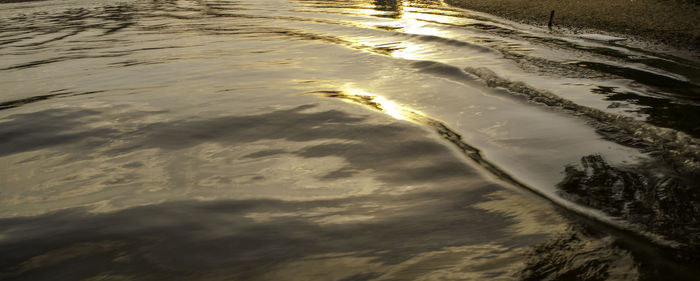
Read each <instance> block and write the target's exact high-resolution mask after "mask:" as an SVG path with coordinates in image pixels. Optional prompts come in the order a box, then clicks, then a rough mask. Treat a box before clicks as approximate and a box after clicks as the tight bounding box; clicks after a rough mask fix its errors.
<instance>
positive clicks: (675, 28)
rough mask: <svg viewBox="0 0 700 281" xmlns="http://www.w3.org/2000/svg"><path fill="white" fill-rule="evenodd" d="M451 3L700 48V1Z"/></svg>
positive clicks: (505, 0)
mask: <svg viewBox="0 0 700 281" xmlns="http://www.w3.org/2000/svg"><path fill="white" fill-rule="evenodd" d="M445 2H446V3H447V4H450V5H453V6H456V7H461V8H466V9H471V10H475V11H481V12H486V13H490V14H494V15H497V16H501V17H504V18H507V19H510V20H514V21H520V22H525V23H529V24H537V25H547V22H548V20H549V14H550V12H551V11H553V10H554V11H555V15H554V26H555V28H556V27H567V28H572V29H574V30H576V29H597V30H603V31H609V32H615V33H621V34H629V35H633V36H640V37H643V38H646V39H650V40H652V41H656V42H659V43H664V44H668V45H672V46H677V47H687V48H690V49H694V50H697V49H698V46H700V9H698V7H700V1H699V0H576V1H574V0H539V1H526V0H445Z"/></svg>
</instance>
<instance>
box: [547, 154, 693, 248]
mask: <svg viewBox="0 0 700 281" xmlns="http://www.w3.org/2000/svg"><path fill="white" fill-rule="evenodd" d="M662 167H663V165H659V164H658V163H646V164H642V165H637V166H635V167H615V166H611V165H610V164H608V163H607V162H606V161H605V160H604V159H603V158H602V157H601V156H599V155H589V156H585V157H583V158H581V164H580V165H578V166H574V165H571V166H568V167H566V169H565V174H566V177H565V178H564V179H563V180H562V181H561V182H560V183H559V184H558V188H559V189H560V192H561V194H562V196H563V197H565V198H567V199H569V200H571V201H573V202H577V203H579V204H582V205H585V206H589V207H593V208H595V209H597V210H601V211H603V212H605V213H607V214H610V215H612V216H615V217H620V218H624V219H625V220H626V221H629V222H632V223H635V224H637V225H642V226H644V228H645V231H650V232H653V233H658V234H661V235H663V236H664V237H665V238H667V239H670V240H673V241H677V242H681V243H684V244H685V246H683V247H682V248H681V249H682V250H683V251H682V254H683V255H686V256H687V257H686V258H689V259H694V260H700V255H699V254H698V253H700V251H699V250H700V249H699V245H700V221H699V220H698V217H700V191H699V190H698V188H697V183H698V182H700V178H688V176H687V175H686V176H681V175H677V174H676V173H674V172H673V171H667V170H663V168H662Z"/></svg>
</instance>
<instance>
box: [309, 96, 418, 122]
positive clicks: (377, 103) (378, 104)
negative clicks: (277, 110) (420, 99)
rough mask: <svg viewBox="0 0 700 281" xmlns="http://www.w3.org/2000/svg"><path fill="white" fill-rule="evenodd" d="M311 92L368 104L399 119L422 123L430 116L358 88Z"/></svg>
mask: <svg viewBox="0 0 700 281" xmlns="http://www.w3.org/2000/svg"><path fill="white" fill-rule="evenodd" d="M312 93H313V94H319V95H323V96H325V97H330V98H338V99H341V100H343V101H345V102H349V103H355V104H361V105H365V106H369V107H371V108H374V109H376V110H379V111H381V112H384V113H386V114H388V115H389V116H391V117H393V118H396V119H399V120H406V121H411V122H414V123H422V124H426V123H429V122H430V121H431V119H430V117H428V116H426V115H425V114H423V113H422V112H420V111H417V110H413V109H410V108H407V107H404V106H401V105H399V104H397V103H396V102H394V101H391V100H389V99H387V98H385V97H382V96H378V95H374V94H370V93H367V92H365V91H362V90H358V89H348V90H345V91H316V92H312Z"/></svg>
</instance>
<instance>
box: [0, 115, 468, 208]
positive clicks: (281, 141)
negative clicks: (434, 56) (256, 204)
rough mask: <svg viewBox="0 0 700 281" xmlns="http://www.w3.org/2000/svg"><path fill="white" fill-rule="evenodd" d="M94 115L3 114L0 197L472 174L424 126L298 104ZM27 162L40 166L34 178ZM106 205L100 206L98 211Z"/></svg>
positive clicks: (352, 185) (68, 197)
mask: <svg viewBox="0 0 700 281" xmlns="http://www.w3.org/2000/svg"><path fill="white" fill-rule="evenodd" d="M100 110H101V111H96V110H87V109H86V110H83V109H77V108H72V109H69V108H63V109H48V110H44V111H37V112H33V113H22V114H15V115H10V116H8V117H6V118H5V119H4V121H3V124H4V126H3V127H2V128H0V135H2V136H3V137H4V138H3V139H5V140H6V141H5V142H3V143H2V145H0V151H2V152H3V153H5V154H6V155H7V156H11V158H9V159H14V160H12V161H13V162H15V163H16V164H15V165H13V166H12V167H10V168H11V169H10V170H9V171H6V173H7V175H10V174H12V175H13V176H12V177H9V176H8V177H6V179H5V180H4V182H5V183H6V184H7V185H8V186H14V187H15V188H14V189H12V190H10V191H9V192H8V196H7V197H6V198H11V199H10V200H8V199H5V202H8V203H9V202H12V205H15V206H20V205H23V204H25V203H28V202H33V203H36V204H40V205H41V204H49V205H54V206H55V207H51V208H48V209H53V208H56V207H58V206H62V207H65V205H63V204H69V205H68V206H79V205H81V204H91V203H94V202H98V201H102V200H109V201H111V203H113V204H117V206H122V207H128V206H130V205H132V204H136V205H140V204H144V203H149V202H151V200H155V201H158V200H162V199H165V198H171V199H173V198H180V199H185V198H192V197H195V198H202V199H207V198H212V199H214V198H217V199H221V198H222V197H221V196H224V197H226V196H236V197H240V196H243V197H260V196H262V197H266V198H287V199H291V198H297V199H304V198H305V199H308V198H332V197H344V196H350V195H353V194H354V195H361V194H369V193H372V192H392V193H396V192H399V193H400V192H406V191H410V190H412V189H415V188H417V187H420V186H433V185H436V184H440V185H449V186H454V185H458V184H463V183H468V182H470V181H471V180H470V179H469V178H470V176H472V175H474V170H473V168H470V167H468V166H467V165H466V164H465V163H463V162H462V161H461V160H460V159H459V158H457V157H455V155H454V154H453V152H452V151H451V150H450V149H449V148H447V147H445V146H444V145H443V144H440V143H438V142H437V141H436V140H435V139H434V138H432V137H428V135H429V134H430V133H429V132H428V131H426V130H424V129H422V128H420V127H417V126H415V125H410V124H408V123H398V122H396V121H393V120H391V119H388V118H386V117H384V116H374V117H372V118H370V117H368V116H359V115H354V114H349V113H346V112H343V111H339V110H336V109H329V110H324V109H322V108H319V107H316V106H313V105H305V106H299V107H294V108H290V109H280V110H277V111H271V112H268V113H264V114H256V115H244V116H236V115H228V116H215V117H210V118H202V117H193V118H189V119H179V120H168V119H167V118H151V121H152V122H151V123H143V119H141V118H135V119H137V120H139V121H138V122H134V123H132V122H130V118H129V116H130V115H134V116H140V115H141V113H140V112H138V111H137V112H128V111H124V110H123V109H119V110H118V112H119V113H118V114H119V116H120V119H121V121H120V122H110V121H108V120H104V119H102V118H105V117H107V118H109V117H108V116H110V117H111V116H112V115H113V114H112V113H109V111H110V109H108V108H102V109H100ZM101 114H104V115H101ZM156 115H157V113H156ZM162 115H167V114H165V113H163V114H162ZM27 155H31V156H29V157H28V156H27ZM49 155H53V156H49ZM34 156H35V157H38V158H32V157H34ZM21 159H24V161H22V160H21ZM39 160H41V161H40V162H37V161H39ZM61 163H62V164H61ZM34 165H40V166H43V167H47V170H45V171H44V173H43V174H42V175H39V176H38V177H37V176H36V175H35V171H36V169H37V168H36V167H35V166H34ZM34 178H36V179H34ZM28 183H29V184H28ZM33 183H38V184H39V188H37V187H36V186H32V185H31V184H33ZM405 185H410V186H412V187H411V188H404V186H405ZM402 190H403V191H402ZM134 195H138V196H136V198H134ZM158 196H164V197H163V198H161V199H157V198H158ZM69 202H70V203H69ZM128 202H131V203H128ZM137 202H141V203H137ZM25 205H26V204H25ZM108 206H110V204H107V205H105V204H104V202H103V203H102V205H100V208H101V209H103V210H109V207H108ZM117 206H113V207H115V208H118V207H117ZM45 207H48V206H45ZM37 209H38V210H41V209H42V208H37ZM27 211H29V210H27ZM5 212H10V213H15V214H17V213H21V212H22V211H20V210H18V209H12V210H10V209H9V208H8V209H6V210H5Z"/></svg>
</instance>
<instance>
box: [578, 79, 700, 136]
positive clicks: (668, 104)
mask: <svg viewBox="0 0 700 281" xmlns="http://www.w3.org/2000/svg"><path fill="white" fill-rule="evenodd" d="M592 92H593V93H595V94H601V95H605V99H606V100H610V101H615V102H629V103H631V104H635V105H640V106H642V108H641V109H634V110H633V112H639V113H641V114H645V115H647V116H648V118H647V122H649V123H651V124H654V125H657V126H660V127H667V128H673V129H676V130H679V131H681V132H685V133H688V134H689V135H691V136H693V137H696V138H697V137H700V109H699V108H698V106H697V105H694V104H687V103H681V102H674V101H672V100H668V99H663V98H656V97H648V96H642V95H639V94H635V93H629V92H626V93H621V92H619V91H616V88H615V87H603V86H598V87H597V88H595V89H593V90H592ZM621 106H624V105H622V104H621V103H613V104H611V105H610V106H609V107H621ZM630 110H632V109H630Z"/></svg>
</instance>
